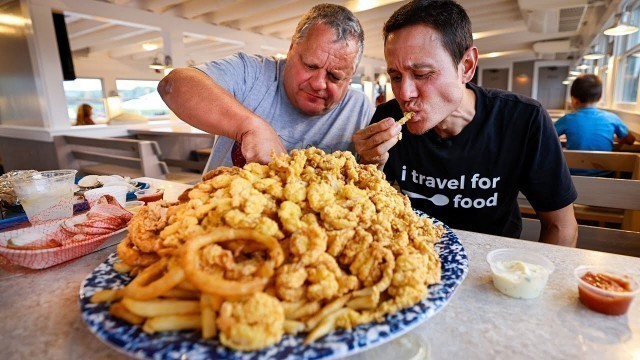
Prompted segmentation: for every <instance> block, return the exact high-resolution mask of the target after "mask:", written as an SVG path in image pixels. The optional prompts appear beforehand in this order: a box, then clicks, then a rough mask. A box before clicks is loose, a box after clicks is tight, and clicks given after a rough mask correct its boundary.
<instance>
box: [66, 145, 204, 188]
mask: <svg viewBox="0 0 640 360" xmlns="http://www.w3.org/2000/svg"><path fill="white" fill-rule="evenodd" d="M54 142H55V144H56V149H57V151H58V162H59V164H60V168H72V169H77V170H78V171H79V172H80V173H81V175H90V174H95V175H113V174H117V175H121V176H129V177H131V178H136V177H142V176H147V177H153V178H157V179H166V180H170V181H176V182H181V183H188V184H194V183H196V182H198V181H199V180H200V174H199V173H192V172H181V171H171V170H170V169H169V167H168V166H167V164H166V162H164V161H163V159H162V152H161V151H160V148H159V147H158V144H157V143H155V142H154V141H148V140H136V139H125V138H89V137H81V136H68V135H62V136H56V137H54Z"/></svg>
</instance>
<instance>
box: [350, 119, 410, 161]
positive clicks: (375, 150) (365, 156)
mask: <svg viewBox="0 0 640 360" xmlns="http://www.w3.org/2000/svg"><path fill="white" fill-rule="evenodd" d="M401 131H402V126H400V125H399V124H397V123H396V122H395V120H393V119H392V118H386V119H384V120H382V121H380V122H377V123H375V124H373V125H369V126H367V127H366V128H364V129H361V130H358V131H356V133H355V134H353V137H352V140H353V143H354V145H355V147H356V151H357V152H358V155H360V162H361V163H362V164H376V165H378V169H380V170H382V168H383V167H384V164H385V163H386V162H387V160H388V159H389V149H391V148H392V147H393V146H394V145H395V144H396V143H397V142H398V134H399V133H400V132H401Z"/></svg>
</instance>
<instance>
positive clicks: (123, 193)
mask: <svg viewBox="0 0 640 360" xmlns="http://www.w3.org/2000/svg"><path fill="white" fill-rule="evenodd" d="M128 191H129V188H127V187H126V186H120V185H117V186H116V185H114V186H103V187H99V188H96V189H91V190H87V191H85V192H84V197H85V198H86V199H87V202H89V206H91V207H93V206H94V205H95V204H96V203H97V202H98V200H99V199H100V198H101V197H102V196H103V195H107V194H108V195H111V196H113V197H114V198H115V199H116V200H117V201H118V203H119V204H120V206H122V207H124V206H125V205H126V203H127V192H128Z"/></svg>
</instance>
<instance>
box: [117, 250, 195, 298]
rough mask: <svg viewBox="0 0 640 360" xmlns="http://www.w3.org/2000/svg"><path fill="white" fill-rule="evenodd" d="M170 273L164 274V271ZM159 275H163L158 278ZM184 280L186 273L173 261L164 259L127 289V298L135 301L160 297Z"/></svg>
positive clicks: (138, 277)
mask: <svg viewBox="0 0 640 360" xmlns="http://www.w3.org/2000/svg"><path fill="white" fill-rule="evenodd" d="M165 269H167V270H168V271H167V272H166V273H164V270H165ZM159 275H162V276H161V277H160V278H158V276H159ZM183 280H184V271H183V270H182V268H181V267H180V266H177V264H175V261H173V259H171V260H168V259H167V258H162V259H160V260H158V261H157V262H155V263H154V264H153V265H151V266H149V267H148V268H146V269H144V270H143V271H142V272H141V273H140V274H138V276H136V278H135V279H133V281H131V283H129V285H127V287H125V296H126V297H129V298H131V299H135V300H151V299H155V298H158V297H160V296H161V295H163V294H164V293H166V292H167V291H169V290H171V289H173V288H174V287H175V286H176V285H178V284H180V283H181V282H182V281H183Z"/></svg>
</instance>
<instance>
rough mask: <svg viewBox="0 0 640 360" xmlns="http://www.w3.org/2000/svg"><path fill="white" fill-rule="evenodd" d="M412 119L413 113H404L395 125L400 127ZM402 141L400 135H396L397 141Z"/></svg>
mask: <svg viewBox="0 0 640 360" xmlns="http://www.w3.org/2000/svg"><path fill="white" fill-rule="evenodd" d="M412 117H413V111H409V112H406V113H404V116H403V117H401V118H400V120H398V121H396V123H397V124H398V125H400V126H402V125H404V124H406V122H407V121H409V120H411V118H412ZM400 140H402V133H400V134H398V141H400Z"/></svg>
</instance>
